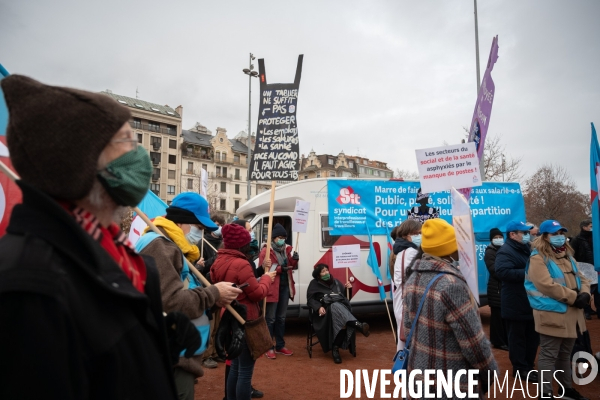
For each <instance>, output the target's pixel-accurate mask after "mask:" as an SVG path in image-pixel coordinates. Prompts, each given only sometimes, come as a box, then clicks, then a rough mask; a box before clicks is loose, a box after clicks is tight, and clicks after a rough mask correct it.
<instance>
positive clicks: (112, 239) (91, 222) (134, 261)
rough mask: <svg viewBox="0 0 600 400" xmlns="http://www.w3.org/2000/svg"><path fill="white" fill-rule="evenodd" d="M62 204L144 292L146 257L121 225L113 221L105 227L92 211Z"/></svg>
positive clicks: (134, 284) (138, 288)
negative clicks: (137, 249) (141, 254)
mask: <svg viewBox="0 0 600 400" xmlns="http://www.w3.org/2000/svg"><path fill="white" fill-rule="evenodd" d="M62 206H63V207H64V208H65V209H66V210H67V211H68V212H69V213H70V214H71V215H72V216H73V217H74V218H75V221H77V223H78V224H79V225H81V227H82V228H83V230H85V231H86V232H87V233H88V234H89V235H90V236H91V237H92V238H94V240H96V241H98V242H99V243H100V245H101V246H102V248H103V249H104V250H106V252H107V253H108V254H109V255H110V256H111V257H112V259H113V260H115V262H116V263H117V264H118V265H119V267H121V270H123V272H124V273H125V275H127V277H128V278H129V280H130V281H131V283H132V284H133V286H134V287H135V288H136V289H137V290H139V291H140V292H142V293H144V285H145V284H146V264H144V259H143V258H142V257H140V255H139V254H137V253H136V252H135V250H134V249H133V247H132V245H131V243H130V242H129V240H128V239H127V236H125V234H124V233H123V232H121V229H120V228H119V226H118V225H117V224H115V223H111V224H110V226H109V227H107V228H105V227H103V226H102V225H100V223H99V222H98V219H97V218H96V217H95V216H94V214H92V213H91V212H89V211H86V210H84V209H83V208H81V207H77V206H73V205H68V204H62Z"/></svg>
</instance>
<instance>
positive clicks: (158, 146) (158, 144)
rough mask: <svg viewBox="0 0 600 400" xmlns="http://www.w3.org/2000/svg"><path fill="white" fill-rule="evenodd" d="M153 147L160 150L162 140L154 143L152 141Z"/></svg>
mask: <svg viewBox="0 0 600 400" xmlns="http://www.w3.org/2000/svg"><path fill="white" fill-rule="evenodd" d="M152 149H153V150H154V151H158V150H160V142H153V143H152Z"/></svg>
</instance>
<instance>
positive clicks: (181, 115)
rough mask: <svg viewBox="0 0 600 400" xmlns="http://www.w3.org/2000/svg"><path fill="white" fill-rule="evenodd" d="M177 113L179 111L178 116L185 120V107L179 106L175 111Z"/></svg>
mask: <svg viewBox="0 0 600 400" xmlns="http://www.w3.org/2000/svg"><path fill="white" fill-rule="evenodd" d="M175 111H177V114H179V116H180V117H181V119H183V107H182V106H177V108H176V109H175Z"/></svg>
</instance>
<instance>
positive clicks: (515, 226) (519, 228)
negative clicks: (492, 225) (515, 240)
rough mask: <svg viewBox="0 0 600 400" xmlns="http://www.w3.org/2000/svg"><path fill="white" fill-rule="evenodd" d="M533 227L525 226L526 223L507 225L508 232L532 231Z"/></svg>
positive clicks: (516, 222) (514, 222) (511, 222)
mask: <svg viewBox="0 0 600 400" xmlns="http://www.w3.org/2000/svg"><path fill="white" fill-rule="evenodd" d="M532 228H533V226H529V225H525V223H524V222H521V221H510V222H509V223H508V224H506V232H507V233H508V232H516V231H530V230H531V229H532Z"/></svg>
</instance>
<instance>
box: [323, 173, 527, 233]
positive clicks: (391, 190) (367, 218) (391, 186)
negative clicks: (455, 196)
mask: <svg viewBox="0 0 600 400" xmlns="http://www.w3.org/2000/svg"><path fill="white" fill-rule="evenodd" d="M419 188H420V185H419V182H403V181H377V180H372V181H369V180H329V181H328V182H327V195H328V211H329V226H331V227H332V229H333V230H332V231H331V232H330V234H331V235H366V234H368V232H367V224H369V229H368V230H369V231H370V233H371V234H372V235H386V234H387V232H388V229H390V230H391V229H392V228H393V227H395V226H397V225H400V224H401V223H402V221H404V220H406V219H407V218H414V219H419V220H421V221H425V220H426V219H428V218H434V217H440V218H443V219H445V220H446V221H448V222H449V223H452V200H451V197H450V191H444V192H436V193H431V194H429V195H427V194H421V192H420V190H419ZM471 214H472V215H473V229H474V230H475V233H476V234H477V233H481V234H483V233H485V234H489V231H490V229H492V228H499V229H500V230H501V231H504V227H505V226H506V223H507V222H508V221H510V220H520V221H524V220H525V204H524V202H523V195H522V194H521V187H520V185H519V184H518V183H506V182H485V183H484V184H483V186H480V187H477V188H473V191H472V196H471ZM486 240H488V241H489V236H488V237H487V239H486Z"/></svg>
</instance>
